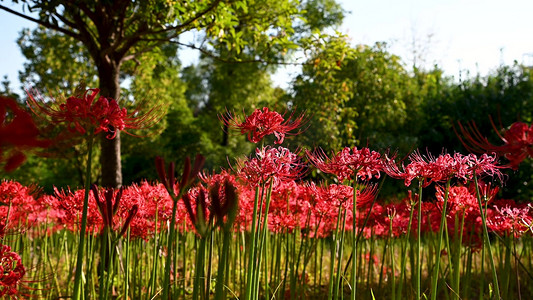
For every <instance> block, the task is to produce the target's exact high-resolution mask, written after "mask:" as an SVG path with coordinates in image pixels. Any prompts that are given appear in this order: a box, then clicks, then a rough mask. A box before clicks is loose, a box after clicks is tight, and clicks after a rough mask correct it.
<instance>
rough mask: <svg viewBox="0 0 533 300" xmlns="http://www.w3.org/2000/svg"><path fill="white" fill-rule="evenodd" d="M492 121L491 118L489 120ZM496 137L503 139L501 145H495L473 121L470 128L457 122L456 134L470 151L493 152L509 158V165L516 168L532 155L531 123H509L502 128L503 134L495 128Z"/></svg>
mask: <svg viewBox="0 0 533 300" xmlns="http://www.w3.org/2000/svg"><path fill="white" fill-rule="evenodd" d="M491 123H492V120H491ZM492 125H493V127H494V129H495V131H496V133H497V134H498V137H499V138H500V139H501V140H502V141H503V143H504V144H503V145H501V146H496V145H494V144H492V143H491V142H489V140H488V139H487V138H486V137H485V136H484V135H483V134H482V133H481V132H480V131H479V129H478V128H477V126H476V125H475V124H474V123H473V124H472V125H471V126H470V128H465V127H464V126H463V125H462V124H461V123H459V129H460V131H461V135H462V137H461V135H459V134H458V137H459V139H460V140H461V143H463V145H464V146H465V147H466V148H467V149H468V150H469V151H472V152H478V153H483V152H495V153H497V154H498V155H501V156H504V157H505V158H507V159H508V160H509V165H510V166H511V167H512V168H513V169H514V170H516V169H517V168H518V165H519V164H520V163H521V162H522V161H523V160H524V159H526V158H527V157H530V156H533V125H532V126H528V125H527V124H525V123H522V122H515V123H513V124H511V126H510V127H509V129H507V130H504V133H503V136H502V135H501V134H500V133H499V130H496V126H494V123H492Z"/></svg>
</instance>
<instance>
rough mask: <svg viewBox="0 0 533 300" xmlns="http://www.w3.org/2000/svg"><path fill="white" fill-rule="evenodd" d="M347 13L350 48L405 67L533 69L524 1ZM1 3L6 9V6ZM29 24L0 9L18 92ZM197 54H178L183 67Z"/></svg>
mask: <svg viewBox="0 0 533 300" xmlns="http://www.w3.org/2000/svg"><path fill="white" fill-rule="evenodd" d="M340 2H341V4H342V5H343V7H344V8H345V9H346V10H347V11H350V12H351V14H349V15H347V16H346V19H345V22H344V24H343V25H342V26H341V28H339V31H340V32H342V33H345V34H348V35H349V36H350V38H351V42H352V44H353V45H357V44H369V45H371V44H374V43H375V42H378V41H384V42H387V44H388V45H389V50H390V51H391V52H392V53H395V54H397V55H399V56H400V57H401V58H402V59H403V60H404V62H405V64H406V65H411V64H412V61H413V60H412V58H413V52H414V51H417V52H418V53H420V55H419V56H420V58H421V59H419V60H418V64H419V65H420V66H422V67H426V68H429V67H431V66H433V65H434V64H437V65H438V66H439V67H440V68H441V69H443V70H444V71H445V74H446V75H449V76H454V77H455V78H458V75H459V72H460V71H462V72H463V73H464V72H465V71H469V72H470V74H472V75H474V74H476V73H478V72H479V73H480V74H481V75H486V74H487V73H488V72H489V71H490V70H493V69H495V68H497V67H498V66H499V65H500V64H512V63H513V61H514V60H516V61H518V62H519V63H525V64H529V65H533V18H532V17H531V12H532V11H533V1H527V0H506V1H501V0H483V1H482V0H468V1H467V0H465V1H459V0H448V1H444V0H401V1H399V0H374V1H361V0H352V1H350V0H341V1H340ZM2 4H3V5H7V6H11V4H10V3H9V2H3V3H2ZM33 27H35V25H34V24H33V23H31V22H29V21H25V20H24V19H22V18H19V17H16V16H13V15H11V14H8V13H6V12H5V11H2V10H0V28H1V29H0V45H2V46H1V47H0V78H3V76H4V75H8V78H9V80H10V81H11V84H12V87H13V88H15V91H16V92H19V93H20V92H21V89H20V88H21V83H20V82H19V81H18V71H19V70H21V69H22V67H23V64H24V61H25V60H24V58H23V57H22V55H21V54H20V50H19V48H18V46H17V44H16V39H17V37H18V36H19V32H20V31H21V30H22V28H33ZM196 57H197V54H196V53H195V52H192V51H184V53H183V55H182V60H183V61H184V63H185V64H187V63H190V62H193V61H195V59H196ZM297 72H298V69H297V68H286V69H282V70H280V72H279V73H278V74H277V75H276V76H275V78H276V79H275V82H276V84H277V85H280V86H282V87H287V86H288V82H289V81H290V79H291V76H293V75H294V74H296V73H297Z"/></svg>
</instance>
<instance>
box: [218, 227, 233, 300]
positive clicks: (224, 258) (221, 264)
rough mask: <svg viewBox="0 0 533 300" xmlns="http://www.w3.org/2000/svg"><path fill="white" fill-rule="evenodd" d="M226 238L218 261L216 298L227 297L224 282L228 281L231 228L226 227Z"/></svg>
mask: <svg viewBox="0 0 533 300" xmlns="http://www.w3.org/2000/svg"><path fill="white" fill-rule="evenodd" d="M223 234H224V240H223V242H222V253H221V254H220V259H219V261H218V270H217V282H216V285H215V299H226V295H225V294H226V293H225V292H224V283H225V282H226V277H225V272H224V271H225V270H226V266H227V265H229V264H228V252H229V247H230V244H231V230H227V229H226V228H225V229H224V232H223Z"/></svg>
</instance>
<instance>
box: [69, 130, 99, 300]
mask: <svg viewBox="0 0 533 300" xmlns="http://www.w3.org/2000/svg"><path fill="white" fill-rule="evenodd" d="M93 143H94V134H93V133H90V134H89V136H88V137H87V149H88V152H87V169H86V170H85V186H84V188H85V195H84V197H83V210H82V214H81V228H80V242H79V244H78V257H77V260H76V273H75V275H74V293H73V298H74V299H80V297H81V295H82V294H81V291H82V284H81V280H82V272H83V270H82V268H83V256H84V251H85V231H86V228H87V209H88V207H89V190H90V185H91V162H92V153H93Z"/></svg>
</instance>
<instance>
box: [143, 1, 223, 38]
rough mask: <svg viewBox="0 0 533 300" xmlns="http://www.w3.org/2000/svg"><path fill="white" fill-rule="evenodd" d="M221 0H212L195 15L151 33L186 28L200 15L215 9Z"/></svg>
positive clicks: (175, 35)
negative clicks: (175, 24)
mask: <svg viewBox="0 0 533 300" xmlns="http://www.w3.org/2000/svg"><path fill="white" fill-rule="evenodd" d="M220 1H221V0H216V1H214V2H213V3H212V4H211V5H210V6H208V7H206V8H205V9H204V10H202V11H200V12H198V13H197V14H196V15H194V16H193V17H192V18H190V19H189V20H187V21H185V22H183V23H181V24H180V25H177V26H171V27H168V28H165V29H163V30H157V31H153V32H151V33H153V34H158V33H164V32H169V31H174V30H175V31H180V33H181V31H182V30H184V29H185V28H187V26H189V25H190V24H192V23H193V22H194V21H196V20H198V19H200V18H201V17H203V16H205V15H206V14H207V13H208V12H210V11H211V10H213V9H215V8H216V7H217V6H218V4H219V3H220ZM180 33H175V34H174V35H173V36H171V38H172V37H177V36H178V35H179V34H180Z"/></svg>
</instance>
